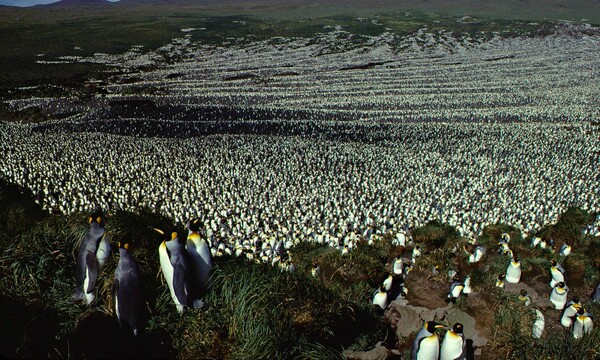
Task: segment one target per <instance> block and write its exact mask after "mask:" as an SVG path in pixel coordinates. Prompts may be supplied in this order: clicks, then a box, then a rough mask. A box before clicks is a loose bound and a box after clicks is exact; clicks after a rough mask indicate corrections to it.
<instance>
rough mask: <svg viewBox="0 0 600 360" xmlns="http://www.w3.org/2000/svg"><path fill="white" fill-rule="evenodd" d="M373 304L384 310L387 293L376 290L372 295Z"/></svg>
mask: <svg viewBox="0 0 600 360" xmlns="http://www.w3.org/2000/svg"><path fill="white" fill-rule="evenodd" d="M373 305H377V306H379V307H380V308H381V309H382V310H385V308H386V306H387V293H384V292H378V293H377V294H375V296H374V297H373Z"/></svg>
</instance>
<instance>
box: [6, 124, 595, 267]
mask: <svg viewBox="0 0 600 360" xmlns="http://www.w3.org/2000/svg"><path fill="white" fill-rule="evenodd" d="M328 129H329V130H331V131H334V129H333V128H328V126H327V125H326V124H323V129H322V130H323V134H326V133H327V131H328ZM575 129H576V130H574V131H568V130H565V129H564V127H563V126H560V125H554V124H550V125H544V124H541V125H536V126H527V125H519V126H517V125H511V124H498V125H483V124H478V125H477V124H469V125H465V124H452V125H448V124H404V125H394V124H388V125H387V126H386V130H385V133H386V134H380V135H381V136H385V138H384V139H383V140H382V141H381V142H379V143H369V142H366V141H365V142H347V141H328V140H322V139H319V137H309V138H304V137H300V136H285V137H279V136H260V135H240V136H233V135H215V136H208V137H197V138H188V139H176V138H135V137H129V136H114V135H109V134H102V133H60V132H58V133H54V132H52V133H38V132H36V131H35V130H34V129H33V126H31V125H14V124H2V125H0V139H1V141H0V151H1V152H2V154H3V155H4V156H2V157H1V158H0V172H1V174H2V175H3V176H4V177H5V178H6V179H7V180H8V181H10V182H13V183H16V184H18V185H22V186H24V187H27V188H29V189H31V191H32V192H33V194H35V195H36V196H37V199H38V201H39V202H40V203H41V204H42V205H43V207H44V208H45V209H48V210H49V211H58V212H62V213H71V212H74V211H86V210H87V209H89V208H93V207H95V206H101V207H103V208H105V209H125V210H135V209H138V208H140V207H148V208H151V209H155V210H156V211H157V212H160V213H162V214H164V215H166V216H169V217H171V218H173V219H175V220H176V221H177V222H179V223H185V221H187V219H190V218H196V217H199V218H200V221H201V227H202V228H205V229H207V231H208V237H209V238H213V237H214V238H216V239H219V240H223V241H224V242H226V245H227V244H228V245H229V246H230V247H232V246H233V244H234V243H232V242H231V240H232V239H234V238H236V239H240V240H246V239H247V240H252V239H253V238H254V237H261V238H265V237H270V236H275V237H277V238H280V237H281V236H283V237H289V238H290V240H291V241H293V242H298V241H316V242H319V243H329V242H336V241H340V240H343V239H347V240H351V239H353V238H355V237H359V236H360V237H364V236H367V237H370V238H378V237H381V236H383V235H384V234H386V233H388V232H389V233H391V235H392V236H396V235H397V234H399V233H400V232H401V231H402V230H403V229H406V228H408V227H417V226H421V225H423V224H425V223H426V222H427V221H430V220H438V221H441V222H444V223H448V224H450V225H451V226H455V227H456V228H457V229H458V230H459V231H460V232H461V235H463V236H467V237H473V238H474V237H476V236H477V235H478V234H479V232H480V231H481V230H482V229H483V228H484V227H485V226H486V225H488V224H494V223H498V222H502V223H506V224H509V225H512V226H515V227H517V228H519V229H521V230H522V232H523V233H524V234H525V236H527V234H531V233H535V232H536V231H537V230H539V229H540V228H541V227H542V226H544V225H546V224H549V223H552V222H554V221H556V220H557V218H558V215H559V214H560V213H561V212H562V211H564V210H566V208H567V207H568V206H570V205H579V206H581V207H582V208H583V209H585V210H588V211H597V212H599V211H600V205H599V204H600V201H599V199H598V193H597V192H596V191H595V189H598V188H600V183H599V181H600V179H598V177H597V174H596V173H595V171H596V170H597V164H598V163H600V159H599V158H598V153H597V151H598V150H597V149H598V146H599V145H598V143H597V141H596V140H597V139H596V138H595V136H594V135H593V134H588V131H591V129H589V128H587V127H586V126H584V125H582V126H581V127H575ZM367 131H369V130H367ZM540 131H541V132H542V133H543V134H544V137H543V138H540V137H538V136H537V135H538V134H539V133H540ZM382 132H383V131H382ZM380 135H378V136H380ZM366 136H368V134H367V135H366ZM507 137H508V138H519V139H520V141H519V142H509V141H506V138H507ZM398 139H402V141H398ZM440 139H445V140H444V141H439V140H440ZM446 141H448V143H447V144H445V142H446ZM315 142H319V146H315ZM450 143H452V145H450ZM40 149H44V151H43V152H41V151H40ZM551 149H556V150H551ZM533 163H536V164H537V165H536V166H535V167H533V168H532V167H531V164H533ZM42 169H43V170H42ZM598 226H600V218H599V219H597V220H596V223H595V224H594V225H593V226H590V227H589V228H588V229H586V232H587V233H589V234H595V235H600V233H599V230H598ZM398 241H401V240H400V239H399V240H398ZM350 247H351V245H349V248H350ZM473 255H474V256H473V261H476V260H477V258H478V257H481V256H483V253H481V252H480V251H477V252H476V253H474V254H473Z"/></svg>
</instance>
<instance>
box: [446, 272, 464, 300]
mask: <svg viewBox="0 0 600 360" xmlns="http://www.w3.org/2000/svg"><path fill="white" fill-rule="evenodd" d="M464 288H465V284H463V283H462V282H461V281H460V279H459V278H458V275H457V276H455V277H454V279H452V284H450V292H449V293H448V296H447V297H446V302H452V303H453V304H454V303H456V299H458V297H459V296H460V294H462V291H463V289H464Z"/></svg>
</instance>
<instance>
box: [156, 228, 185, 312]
mask: <svg viewBox="0 0 600 360" xmlns="http://www.w3.org/2000/svg"><path fill="white" fill-rule="evenodd" d="M154 230H155V231H157V232H158V233H160V234H163V235H164V232H163V231H162V230H160V229H154ZM158 255H159V259H160V267H161V270H162V273H163V275H164V277H165V280H166V282H167V285H168V286H169V290H170V292H171V298H172V299H173V302H174V303H175V306H176V307H177V311H178V312H179V313H182V312H183V310H184V309H185V308H186V307H189V304H190V297H191V294H192V291H191V290H192V288H191V281H190V280H191V276H190V270H191V269H190V260H189V258H188V254H187V251H186V250H185V247H184V244H183V242H182V241H181V240H179V236H178V235H177V233H176V232H173V233H172V234H171V240H163V242H162V243H161V244H160V245H159V247H158Z"/></svg>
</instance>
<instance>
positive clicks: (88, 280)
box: [73, 210, 111, 304]
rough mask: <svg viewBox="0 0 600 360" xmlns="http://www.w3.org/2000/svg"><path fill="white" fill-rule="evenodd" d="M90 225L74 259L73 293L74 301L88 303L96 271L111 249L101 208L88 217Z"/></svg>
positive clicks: (93, 294) (94, 285)
mask: <svg viewBox="0 0 600 360" xmlns="http://www.w3.org/2000/svg"><path fill="white" fill-rule="evenodd" d="M88 223H89V225H90V227H89V229H88V230H87V231H86V233H85V235H84V236H83V239H82V240H81V244H80V245H79V249H78V250H77V258H76V259H75V265H76V268H75V280H76V285H77V288H76V289H75V294H74V295H73V300H74V301H79V300H83V301H85V303H86V304H90V303H91V302H92V301H93V300H94V298H95V297H96V294H95V291H94V290H95V289H94V288H95V287H96V280H97V279H98V272H99V271H100V268H101V267H102V265H104V262H105V261H106V259H107V258H108V257H109V256H110V253H111V249H110V243H109V237H108V233H107V231H106V228H105V227H104V223H103V222H102V215H101V210H99V211H95V212H94V213H92V215H91V216H90V217H89V218H88Z"/></svg>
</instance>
